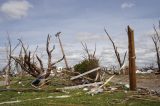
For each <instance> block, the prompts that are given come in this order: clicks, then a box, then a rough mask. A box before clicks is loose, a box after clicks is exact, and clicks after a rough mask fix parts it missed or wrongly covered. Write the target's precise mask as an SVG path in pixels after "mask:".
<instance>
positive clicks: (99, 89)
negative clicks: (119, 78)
mask: <svg viewBox="0 0 160 106" xmlns="http://www.w3.org/2000/svg"><path fill="white" fill-rule="evenodd" d="M102 92H103V89H102V88H98V89H97V88H92V89H91V90H90V91H89V92H87V94H91V95H92V96H93V95H95V94H98V93H102Z"/></svg>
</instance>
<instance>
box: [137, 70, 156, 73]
mask: <svg viewBox="0 0 160 106" xmlns="http://www.w3.org/2000/svg"><path fill="white" fill-rule="evenodd" d="M153 72H154V70H147V71H140V70H136V73H138V74H149V73H153Z"/></svg>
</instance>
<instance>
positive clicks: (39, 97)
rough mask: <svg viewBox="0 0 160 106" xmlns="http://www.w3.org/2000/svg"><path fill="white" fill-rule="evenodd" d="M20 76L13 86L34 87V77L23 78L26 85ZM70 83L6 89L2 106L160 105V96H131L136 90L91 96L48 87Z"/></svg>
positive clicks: (59, 82)
mask: <svg viewBox="0 0 160 106" xmlns="http://www.w3.org/2000/svg"><path fill="white" fill-rule="evenodd" d="M17 80H19V79H18V78H16V79H13V81H14V83H13V84H12V85H11V88H22V87H24V88H32V86H30V83H29V82H31V81H32V80H33V79H32V78H24V79H23V80H21V81H22V82H23V84H24V85H25V86H21V85H19V84H18V82H17ZM66 83H67V85H68V84H70V82H69V81H67V80H66V81H65V83H64V79H61V80H57V79H52V83H51V85H50V86H49V87H47V88H45V89H46V92H45V91H44V92H14V91H5V92H0V106H160V98H159V97H151V96H142V97H140V98H141V99H139V98H130V97H131V96H133V95H137V93H136V92H127V93H125V92H124V91H121V90H119V91H116V92H109V91H108V92H107V91H106V92H103V93H101V94H97V95H94V96H91V95H89V94H86V92H85V91H83V90H82V89H78V90H67V91H66V92H47V90H48V89H50V90H51V89H55V88H57V87H63V86H66V85H65V84H66ZM62 95H70V97H68V98H55V97H56V96H62ZM17 100H19V101H21V102H19V103H12V104H1V103H2V102H7V101H17Z"/></svg>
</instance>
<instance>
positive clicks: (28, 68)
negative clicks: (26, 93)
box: [11, 35, 64, 86]
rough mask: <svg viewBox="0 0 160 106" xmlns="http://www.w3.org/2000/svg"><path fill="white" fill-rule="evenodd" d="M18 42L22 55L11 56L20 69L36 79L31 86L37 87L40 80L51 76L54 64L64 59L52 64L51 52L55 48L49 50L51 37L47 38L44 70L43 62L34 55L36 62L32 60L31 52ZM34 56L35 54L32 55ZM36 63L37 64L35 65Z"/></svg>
mask: <svg viewBox="0 0 160 106" xmlns="http://www.w3.org/2000/svg"><path fill="white" fill-rule="evenodd" d="M18 40H19V42H20V43H21V45H22V49H23V53H24V55H19V57H15V56H11V58H13V59H14V60H15V61H16V62H17V63H18V64H19V65H20V66H21V68H22V69H23V70H24V71H25V72H27V73H28V74H30V75H32V76H33V77H35V78H36V80H35V81H33V83H32V84H33V85H35V86H39V82H40V81H41V79H45V80H46V79H47V78H48V77H49V75H50V74H51V71H52V70H53V69H54V68H55V64H57V63H59V62H61V61H62V60H63V59H64V56H63V57H62V58H61V59H59V60H58V61H56V62H52V52H53V50H54V49H55V46H53V47H52V48H51V49H50V42H51V36H50V35H48V36H47V43H46V52H47V55H48V64H47V68H46V69H45V68H44V65H43V61H42V60H41V58H40V57H39V56H38V55H36V59H37V61H35V60H34V57H33V56H34V55H33V56H32V57H31V51H28V49H26V48H25V46H24V44H23V42H22V40H21V39H18ZM34 54H35V53H34ZM37 62H38V63H39V64H37Z"/></svg>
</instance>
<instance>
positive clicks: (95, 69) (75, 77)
mask: <svg viewBox="0 0 160 106" xmlns="http://www.w3.org/2000/svg"><path fill="white" fill-rule="evenodd" d="M99 69H100V67H97V68H94V69H92V70H90V71H87V72H85V73H82V74H80V75H77V76H74V77H72V78H71V79H70V80H74V79H77V78H79V77H82V76H84V75H87V74H89V73H92V72H94V71H97V70H99Z"/></svg>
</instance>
